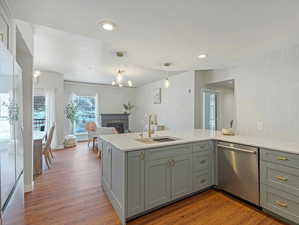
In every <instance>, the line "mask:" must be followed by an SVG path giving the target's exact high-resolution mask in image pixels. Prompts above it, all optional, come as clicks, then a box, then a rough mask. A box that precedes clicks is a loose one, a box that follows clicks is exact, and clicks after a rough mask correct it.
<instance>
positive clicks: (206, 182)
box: [192, 170, 211, 192]
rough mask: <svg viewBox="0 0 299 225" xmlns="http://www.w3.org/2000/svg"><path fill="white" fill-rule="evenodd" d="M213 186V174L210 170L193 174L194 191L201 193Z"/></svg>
mask: <svg viewBox="0 0 299 225" xmlns="http://www.w3.org/2000/svg"><path fill="white" fill-rule="evenodd" d="M209 186H211V173H210V171H209V170H204V171H201V172H196V173H193V177H192V191H193V192H195V191H200V190H202V189H204V188H206V187H209Z"/></svg>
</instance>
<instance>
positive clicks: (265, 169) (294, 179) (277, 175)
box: [261, 161, 299, 197]
mask: <svg viewBox="0 0 299 225" xmlns="http://www.w3.org/2000/svg"><path fill="white" fill-rule="evenodd" d="M261 183H263V184H266V185H270V186H272V187H274V188H278V189H280V190H283V191H286V192H289V193H292V194H295V195H297V196H298V197H299V169H296V168H291V167H286V166H282V165H279V164H274V163H269V162H264V161H262V162H261Z"/></svg>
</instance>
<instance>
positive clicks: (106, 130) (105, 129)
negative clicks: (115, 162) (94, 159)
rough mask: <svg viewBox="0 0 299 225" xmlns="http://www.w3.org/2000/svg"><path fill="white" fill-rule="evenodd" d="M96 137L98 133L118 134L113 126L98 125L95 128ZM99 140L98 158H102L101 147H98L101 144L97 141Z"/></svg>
mask: <svg viewBox="0 0 299 225" xmlns="http://www.w3.org/2000/svg"><path fill="white" fill-rule="evenodd" d="M96 133H97V137H98V136H100V135H105V134H118V131H117V130H116V129H115V128H114V127H98V128H97V131H96ZM99 142H100V141H98V143H97V144H98V154H97V156H98V158H99V159H101V158H102V154H101V153H102V149H100V147H101V146H102V145H101V143H99Z"/></svg>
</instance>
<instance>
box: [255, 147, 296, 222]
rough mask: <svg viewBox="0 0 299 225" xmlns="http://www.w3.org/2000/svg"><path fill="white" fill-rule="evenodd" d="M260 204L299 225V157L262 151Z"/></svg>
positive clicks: (266, 150)
mask: <svg viewBox="0 0 299 225" xmlns="http://www.w3.org/2000/svg"><path fill="white" fill-rule="evenodd" d="M260 156H261V161H260V168H261V174H260V183H261V189H260V203H261V206H262V207H263V208H264V209H266V210H267V211H270V212H272V213H274V214H276V215H278V216H280V217H283V218H285V219H287V220H289V221H292V222H295V223H299V176H298V174H299V164H298V163H299V156H298V155H296V154H290V153H284V152H278V151H272V150H268V149H261V150H260Z"/></svg>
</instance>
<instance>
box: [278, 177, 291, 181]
mask: <svg viewBox="0 0 299 225" xmlns="http://www.w3.org/2000/svg"><path fill="white" fill-rule="evenodd" d="M276 179H277V180H281V181H288V178H285V177H283V176H276Z"/></svg>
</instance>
